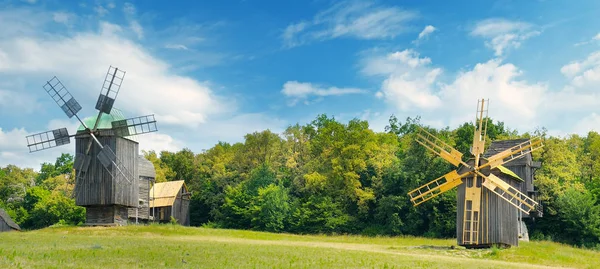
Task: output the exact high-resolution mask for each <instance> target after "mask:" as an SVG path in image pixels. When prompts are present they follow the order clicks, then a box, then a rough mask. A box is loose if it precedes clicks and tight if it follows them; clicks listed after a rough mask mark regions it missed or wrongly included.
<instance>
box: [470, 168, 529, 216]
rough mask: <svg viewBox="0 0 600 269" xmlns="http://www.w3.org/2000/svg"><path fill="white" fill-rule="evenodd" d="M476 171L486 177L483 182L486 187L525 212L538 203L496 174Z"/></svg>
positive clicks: (527, 212)
mask: <svg viewBox="0 0 600 269" xmlns="http://www.w3.org/2000/svg"><path fill="white" fill-rule="evenodd" d="M476 173H477V174H478V175H479V176H481V177H483V178H484V179H485V180H484V181H483V183H482V185H483V186H484V187H486V188H487V189H489V190H490V191H492V192H493V193H495V194H497V195H498V196H500V198H502V199H504V200H506V201H507V202H508V203H509V204H511V205H513V206H514V207H516V208H517V209H519V210H521V211H522V212H523V213H525V214H529V211H531V210H533V209H534V208H535V206H536V205H537V204H538V203H537V202H536V201H534V200H533V199H531V198H529V196H527V195H525V194H523V193H522V192H520V191H518V190H517V189H515V188H514V187H513V186H511V185H510V184H508V183H506V182H504V181H503V180H502V179H500V178H499V177H497V176H495V175H494V174H490V175H489V176H485V175H483V174H481V173H480V172H476Z"/></svg>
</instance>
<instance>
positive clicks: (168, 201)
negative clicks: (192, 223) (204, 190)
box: [150, 180, 187, 207]
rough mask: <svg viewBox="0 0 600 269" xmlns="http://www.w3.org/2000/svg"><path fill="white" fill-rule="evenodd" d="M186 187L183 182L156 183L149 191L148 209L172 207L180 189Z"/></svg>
mask: <svg viewBox="0 0 600 269" xmlns="http://www.w3.org/2000/svg"><path fill="white" fill-rule="evenodd" d="M182 187H183V188H185V191H186V192H187V186H186V185H185V182H184V181H183V180H177V181H168V182H161V183H156V184H154V186H152V188H151V189H150V207H162V206H172V205H173V203H175V199H177V194H178V193H179V191H180V190H181V188H182Z"/></svg>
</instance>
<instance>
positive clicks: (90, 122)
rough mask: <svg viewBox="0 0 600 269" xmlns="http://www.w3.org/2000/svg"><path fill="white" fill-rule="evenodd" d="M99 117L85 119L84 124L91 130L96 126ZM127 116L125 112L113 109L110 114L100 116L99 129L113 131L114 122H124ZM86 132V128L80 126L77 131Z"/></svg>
mask: <svg viewBox="0 0 600 269" xmlns="http://www.w3.org/2000/svg"><path fill="white" fill-rule="evenodd" d="M97 117H98V116H97V115H95V116H92V117H87V118H85V119H83V122H85V125H87V126H88V127H89V128H93V127H94V125H95V124H96V118H97ZM124 119H125V116H124V115H123V112H122V111H121V110H119V109H116V108H114V107H113V109H112V110H111V111H110V114H106V113H102V115H101V116H100V122H99V123H98V129H112V122H113V121H116V120H124ZM83 130H85V128H84V127H83V125H81V124H80V125H79V128H77V131H83Z"/></svg>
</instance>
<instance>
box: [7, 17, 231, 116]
mask: <svg viewBox="0 0 600 269" xmlns="http://www.w3.org/2000/svg"><path fill="white" fill-rule="evenodd" d="M23 19H27V18H23ZM120 29H121V28H120V27H119V26H117V25H113V24H109V23H103V24H102V25H101V27H100V32H82V33H79V34H77V35H75V36H72V37H70V36H62V37H60V36H57V35H54V36H52V37H50V36H46V35H39V36H37V37H28V38H22V37H14V38H11V39H6V40H3V41H0V51H3V52H5V55H4V56H3V59H4V60H3V63H5V64H4V65H1V66H0V72H10V73H13V74H18V75H21V76H26V75H31V76H36V77H37V80H38V81H44V80H45V79H48V77H50V76H52V75H57V76H58V77H59V78H60V79H61V80H62V81H63V83H65V84H66V85H72V87H69V86H67V87H69V89H70V90H71V93H72V94H73V95H74V96H76V97H77V98H81V99H80V103H81V104H82V105H86V104H92V103H93V102H95V96H97V94H98V92H95V91H90V90H89V89H94V88H98V87H99V86H98V83H101V81H102V79H103V77H104V74H105V72H106V69H107V67H108V66H109V65H113V66H117V67H119V68H122V69H123V70H126V71H128V72H127V75H126V77H125V81H124V83H123V87H122V89H121V92H120V93H119V98H118V99H117V104H118V105H120V106H122V108H124V109H125V110H126V111H130V112H134V113H135V114H139V113H146V114H148V113H152V112H154V113H156V114H157V119H158V120H160V121H162V123H163V124H176V125H185V126H197V125H198V124H201V123H202V122H204V121H205V120H206V117H207V116H208V115H210V114H213V113H217V112H219V111H221V110H223V109H224V108H225V107H226V106H225V105H224V104H222V103H221V102H220V101H218V100H217V98H216V97H215V96H214V94H213V93H212V90H211V89H210V88H209V87H207V86H206V85H204V84H203V83H200V82H197V81H195V80H193V79H191V78H189V77H183V76H179V75H176V74H173V73H172V71H171V67H170V66H169V65H168V64H167V63H165V62H164V61H162V60H159V59H157V58H154V57H153V56H152V55H150V54H149V53H148V52H147V51H146V50H145V49H143V48H142V47H141V46H140V45H138V44H135V43H133V42H131V41H129V40H127V39H125V38H122V37H120V36H119V35H118V34H119V32H120ZM90 63H93V64H90ZM82 89H86V90H83V91H82ZM124 100H136V101H135V102H127V101H124Z"/></svg>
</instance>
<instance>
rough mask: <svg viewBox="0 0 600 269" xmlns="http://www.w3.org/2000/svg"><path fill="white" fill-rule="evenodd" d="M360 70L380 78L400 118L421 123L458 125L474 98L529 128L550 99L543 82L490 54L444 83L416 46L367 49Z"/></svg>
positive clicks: (470, 110)
mask: <svg viewBox="0 0 600 269" xmlns="http://www.w3.org/2000/svg"><path fill="white" fill-rule="evenodd" d="M362 72H363V74H365V75H368V76H379V77H382V78H383V82H382V86H381V90H380V92H378V93H377V94H376V96H377V97H379V98H381V99H383V100H384V101H385V102H386V103H388V104H390V105H391V107H392V108H393V109H395V110H396V112H398V113H399V114H398V113H395V114H396V115H398V116H399V117H400V118H402V117H403V116H401V115H407V116H411V117H414V116H416V115H420V116H422V118H423V120H424V121H423V122H426V120H429V123H431V124H436V125H439V126H438V127H440V126H447V125H450V126H456V125H458V124H460V123H463V122H465V121H472V120H473V118H474V113H475V112H474V111H475V106H476V104H477V100H479V99H481V98H485V99H490V101H491V107H492V108H493V109H491V110H490V111H496V113H492V112H490V116H491V117H492V118H494V119H496V120H501V121H504V122H505V123H506V124H507V125H508V126H510V127H512V128H525V129H527V130H530V129H531V128H534V127H532V126H531V124H532V122H535V121H536V120H538V119H540V116H541V115H544V114H543V113H544V110H545V109H549V108H547V107H546V106H544V105H543V104H544V103H545V102H550V101H551V100H554V99H555V98H556V96H554V95H550V94H549V92H548V86H547V85H546V84H544V83H529V82H527V81H525V80H523V79H522V78H521V75H522V71H521V70H519V69H518V68H517V67H516V66H514V65H512V64H510V63H503V62H502V60H500V59H492V60H489V61H487V62H484V63H479V64H477V65H475V66H474V67H473V68H472V69H470V70H467V71H463V72H460V73H458V74H457V75H456V76H455V77H454V78H452V79H450V81H449V82H446V80H444V78H442V77H441V75H440V74H441V73H442V72H443V71H442V69H441V68H436V67H434V66H432V61H431V59H430V58H427V57H421V56H420V55H419V53H417V52H416V51H414V50H410V49H408V50H403V51H399V52H394V53H388V54H386V55H381V54H376V55H372V54H367V56H366V57H365V59H364V60H363V69H362Z"/></svg>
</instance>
